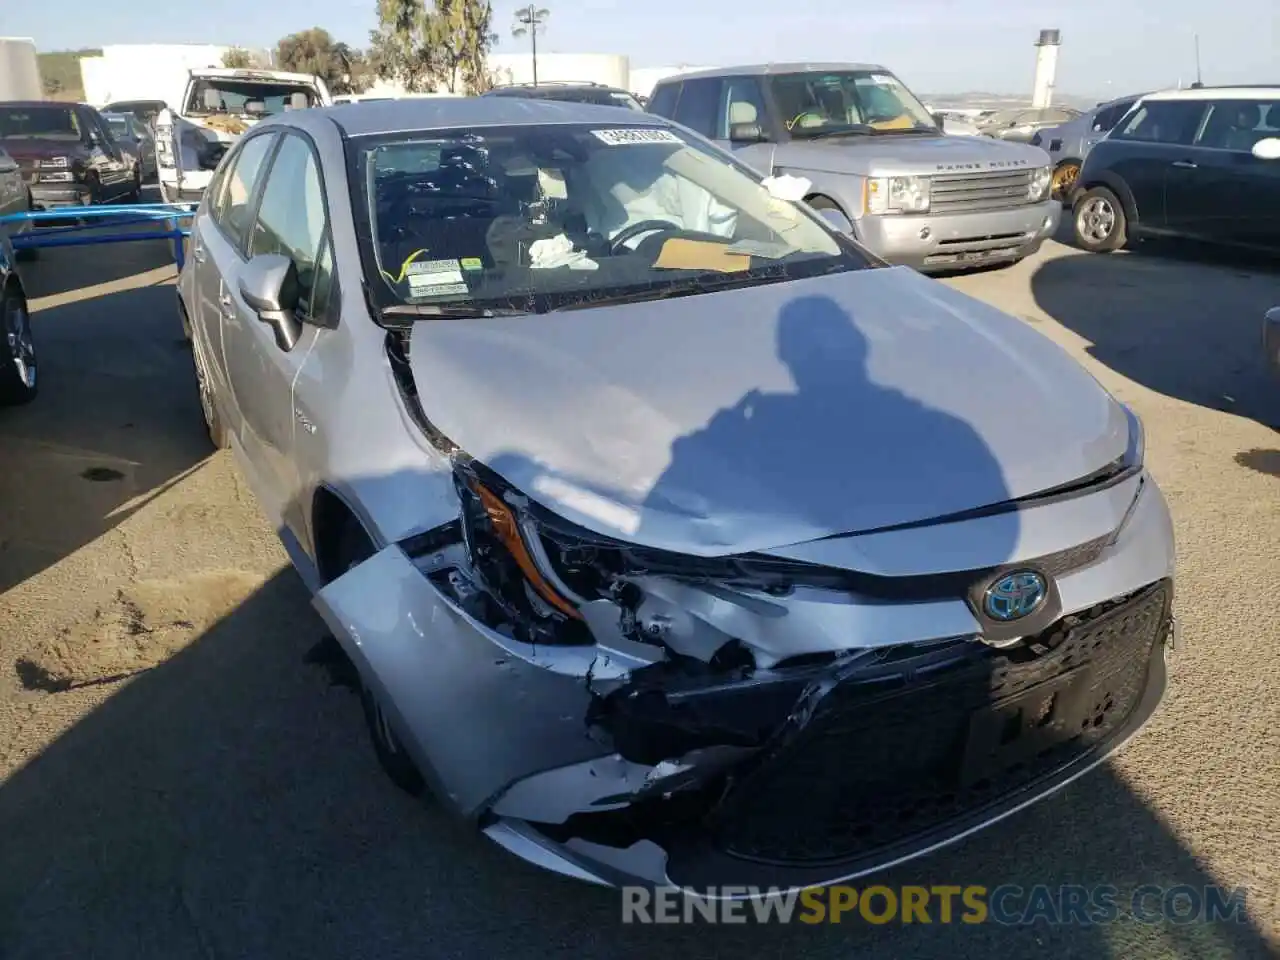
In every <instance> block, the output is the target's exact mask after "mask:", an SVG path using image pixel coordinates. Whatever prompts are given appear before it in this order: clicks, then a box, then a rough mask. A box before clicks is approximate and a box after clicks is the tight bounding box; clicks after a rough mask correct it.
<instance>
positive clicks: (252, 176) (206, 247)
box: [191, 132, 277, 434]
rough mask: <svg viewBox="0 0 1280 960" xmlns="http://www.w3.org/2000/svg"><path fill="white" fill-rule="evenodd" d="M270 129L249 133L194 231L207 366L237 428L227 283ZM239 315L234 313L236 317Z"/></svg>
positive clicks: (247, 223)
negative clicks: (227, 343) (227, 338)
mask: <svg viewBox="0 0 1280 960" xmlns="http://www.w3.org/2000/svg"><path fill="white" fill-rule="evenodd" d="M276 139H277V137H276V134H274V133H271V132H267V133H262V134H258V135H257V136H246V137H245V138H244V139H242V140H241V141H240V143H239V144H238V145H237V150H236V152H235V154H234V155H233V156H231V157H228V158H227V159H226V161H225V162H224V164H223V167H222V170H223V171H225V173H223V172H221V171H220V175H221V176H223V177H225V181H224V182H223V183H221V184H219V185H218V189H217V191H216V192H207V193H206V196H205V200H204V202H203V203H202V204H201V205H200V209H199V211H198V212H197V215H196V218H195V224H194V225H193V229H192V232H191V258H192V269H193V270H194V271H195V285H194V286H195V290H196V305H195V309H196V310H198V311H199V313H200V322H199V328H200V329H202V330H203V331H204V332H205V339H204V340H203V341H202V342H200V343H199V344H198V347H197V348H198V349H201V350H202V351H203V353H202V356H203V357H204V360H205V364H206V369H207V370H208V372H209V375H210V377H211V378H212V379H213V386H214V392H215V394H216V395H217V397H218V401H219V406H218V409H219V413H221V414H222V417H223V419H224V421H225V422H226V424H227V429H228V430H229V431H230V432H231V433H232V434H238V431H239V424H240V412H239V410H238V409H237V408H236V405H235V398H234V395H233V394H232V391H231V384H230V380H229V379H228V377H227V367H226V360H225V353H224V350H223V323H224V320H225V316H226V314H228V313H229V312H230V311H229V301H228V300H227V298H226V294H225V288H226V287H227V282H228V278H229V277H231V276H232V275H234V274H237V273H238V271H239V267H240V264H241V263H243V262H244V251H245V249H246V247H247V245H248V241H249V231H250V228H251V227H252V225H253V217H254V207H253V205H254V203H255V201H256V199H257V193H258V187H259V185H260V183H261V180H262V172H263V170H264V169H265V166H266V161H267V158H268V156H270V153H271V150H272V148H273V147H274V145H275V142H276ZM232 319H233V321H234V317H233V318H232Z"/></svg>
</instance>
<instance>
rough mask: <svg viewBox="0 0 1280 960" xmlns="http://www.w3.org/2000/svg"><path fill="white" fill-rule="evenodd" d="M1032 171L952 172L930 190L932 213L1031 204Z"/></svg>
mask: <svg viewBox="0 0 1280 960" xmlns="http://www.w3.org/2000/svg"><path fill="white" fill-rule="evenodd" d="M1031 175H1032V171H1031V170H997V171H993V172H989V173H949V174H945V175H943V176H937V177H934V178H933V180H932V183H931V184H930V187H929V212H930V213H965V212H977V211H981V210H1007V209H1008V208H1009V207H1021V206H1025V205H1026V204H1028V203H1030V200H1029V198H1028V196H1027V191H1028V190H1029V189H1030V188H1031Z"/></svg>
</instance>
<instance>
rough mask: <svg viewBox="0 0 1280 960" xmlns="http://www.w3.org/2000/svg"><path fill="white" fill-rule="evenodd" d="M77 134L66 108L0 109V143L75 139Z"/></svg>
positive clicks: (74, 120) (77, 125) (72, 114)
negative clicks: (0, 141) (1, 141)
mask: <svg viewBox="0 0 1280 960" xmlns="http://www.w3.org/2000/svg"><path fill="white" fill-rule="evenodd" d="M80 133H81V131H80V121H79V119H78V118H77V117H76V112H75V111H74V110H72V109H71V108H70V107H40V106H35V107H2V106H0V140H22V139H27V140H31V139H39V140H79V139H80Z"/></svg>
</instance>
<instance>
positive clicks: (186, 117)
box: [156, 67, 333, 202]
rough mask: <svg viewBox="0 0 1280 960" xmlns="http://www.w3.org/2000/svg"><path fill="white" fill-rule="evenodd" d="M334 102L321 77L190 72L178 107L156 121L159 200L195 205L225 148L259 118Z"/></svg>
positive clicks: (273, 72) (270, 72)
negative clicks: (194, 202) (186, 201)
mask: <svg viewBox="0 0 1280 960" xmlns="http://www.w3.org/2000/svg"><path fill="white" fill-rule="evenodd" d="M332 102H333V100H332V98H331V97H330V96H329V88H328V87H326V86H325V83H324V81H323V80H321V79H320V78H319V77H314V76H311V75H310V74H306V73H285V72H283V71H280V70H231V69H219V68H214V67H210V68H208V69H205V70H192V71H191V76H190V78H189V79H188V80H187V89H186V92H185V93H184V94H183V96H182V101H181V102H180V103H179V104H178V106H177V107H176V108H166V109H165V110H162V111H161V112H160V114H159V115H158V116H157V117H156V160H157V165H158V167H159V170H160V177H159V179H160V195H161V196H162V197H163V198H164V200H165V201H166V202H172V201H181V200H199V199H200V197H201V196H203V195H204V191H205V188H206V187H207V186H208V185H209V181H210V180H211V179H212V178H213V171H214V170H215V169H216V168H217V166H218V161H220V160H221V159H222V156H223V154H225V153H226V152H227V148H228V147H230V146H231V144H233V143H234V142H235V141H236V140H238V139H239V138H240V135H241V134H242V133H244V132H245V131H246V130H248V129H249V128H250V127H252V126H253V125H254V124H255V123H257V122H258V121H259V120H261V119H262V118H263V117H270V116H274V115H275V114H278V113H284V112H285V111H286V110H302V109H306V108H308V107H325V106H329V105H330V104H331V103H332Z"/></svg>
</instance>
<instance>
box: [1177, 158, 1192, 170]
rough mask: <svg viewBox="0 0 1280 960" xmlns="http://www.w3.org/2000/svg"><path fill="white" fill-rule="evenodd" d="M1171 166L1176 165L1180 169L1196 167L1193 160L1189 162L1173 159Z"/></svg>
mask: <svg viewBox="0 0 1280 960" xmlns="http://www.w3.org/2000/svg"><path fill="white" fill-rule="evenodd" d="M1171 166H1175V167H1178V168H1179V169H1181V170H1195V169H1197V167H1196V164H1194V163H1193V162H1191V161H1190V160H1175V161H1173V163H1172V164H1171Z"/></svg>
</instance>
